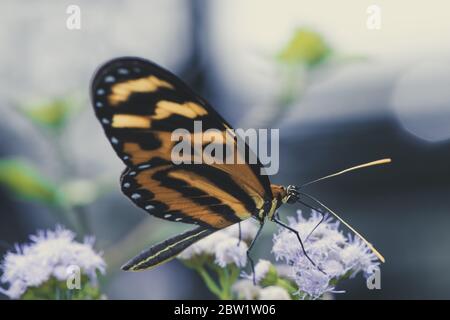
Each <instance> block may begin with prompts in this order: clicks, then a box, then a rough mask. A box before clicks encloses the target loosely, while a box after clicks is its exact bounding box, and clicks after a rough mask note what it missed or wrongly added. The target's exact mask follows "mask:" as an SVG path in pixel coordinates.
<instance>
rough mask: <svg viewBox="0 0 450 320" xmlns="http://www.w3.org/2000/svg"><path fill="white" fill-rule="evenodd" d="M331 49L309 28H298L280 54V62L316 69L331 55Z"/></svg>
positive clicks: (278, 56)
mask: <svg viewBox="0 0 450 320" xmlns="http://www.w3.org/2000/svg"><path fill="white" fill-rule="evenodd" d="M331 51H332V50H331V48H330V47H329V46H328V44H327V43H326V41H325V39H324V38H323V37H322V36H321V35H320V34H319V33H317V32H315V31H312V30H310V29H308V28H298V29H297V30H296V31H295V32H294V35H293V36H292V38H291V39H290V40H289V42H288V43H287V44H286V45H285V47H284V48H283V49H282V50H281V51H280V52H279V53H278V55H277V58H278V60H279V61H280V62H283V63H289V64H304V65H306V66H307V67H314V66H315V65H317V64H319V63H321V62H323V61H324V60H325V59H326V58H327V57H328V56H329V55H330V54H331Z"/></svg>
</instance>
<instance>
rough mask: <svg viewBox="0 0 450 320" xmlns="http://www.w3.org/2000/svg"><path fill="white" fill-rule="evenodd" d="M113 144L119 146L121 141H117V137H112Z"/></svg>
mask: <svg viewBox="0 0 450 320" xmlns="http://www.w3.org/2000/svg"><path fill="white" fill-rule="evenodd" d="M111 143H113V144H118V143H119V140H117V138H116V137H112V138H111Z"/></svg>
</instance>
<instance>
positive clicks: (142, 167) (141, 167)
mask: <svg viewBox="0 0 450 320" xmlns="http://www.w3.org/2000/svg"><path fill="white" fill-rule="evenodd" d="M138 168H139V169H147V168H150V165H149V164H141V165H140V166H139V167H138Z"/></svg>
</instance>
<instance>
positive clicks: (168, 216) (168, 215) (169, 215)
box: [164, 213, 172, 218]
mask: <svg viewBox="0 0 450 320" xmlns="http://www.w3.org/2000/svg"><path fill="white" fill-rule="evenodd" d="M171 216H172V215H171V214H170V213H168V214H165V215H164V218H170V217H171Z"/></svg>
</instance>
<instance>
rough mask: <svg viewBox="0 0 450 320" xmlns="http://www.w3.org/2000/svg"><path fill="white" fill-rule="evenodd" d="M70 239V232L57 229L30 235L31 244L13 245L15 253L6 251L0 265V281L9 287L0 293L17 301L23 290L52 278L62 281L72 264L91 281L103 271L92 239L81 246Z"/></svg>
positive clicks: (71, 237)
mask: <svg viewBox="0 0 450 320" xmlns="http://www.w3.org/2000/svg"><path fill="white" fill-rule="evenodd" d="M74 239H75V234H74V233H73V232H72V231H70V230H67V229H64V228H62V227H57V228H56V230H55V231H51V230H47V231H39V232H38V233H37V235H32V236H30V240H31V242H32V243H31V244H27V245H22V246H16V252H8V253H7V254H6V255H5V257H4V259H3V262H2V264H1V269H2V271H3V274H2V276H1V278H0V280H1V282H2V283H4V284H8V285H9V288H8V289H3V288H0V293H3V294H5V295H7V296H9V297H10V298H12V299H17V298H20V296H21V295H22V294H23V293H24V292H25V291H26V290H27V288H29V287H38V286H40V285H41V284H43V283H45V282H46V281H47V280H49V279H50V278H52V277H55V278H56V279H58V280H61V281H64V280H66V279H67V276H68V274H67V270H68V267H69V266H73V265H75V266H78V267H79V268H80V270H81V272H82V273H83V274H86V275H87V276H88V277H89V279H90V280H91V281H95V280H96V276H97V272H100V273H102V274H103V273H104V272H105V267H106V264H105V262H104V260H103V258H102V257H101V255H100V254H98V253H96V252H95V251H94V249H93V244H94V239H93V238H87V239H85V241H84V243H79V242H76V241H74Z"/></svg>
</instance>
